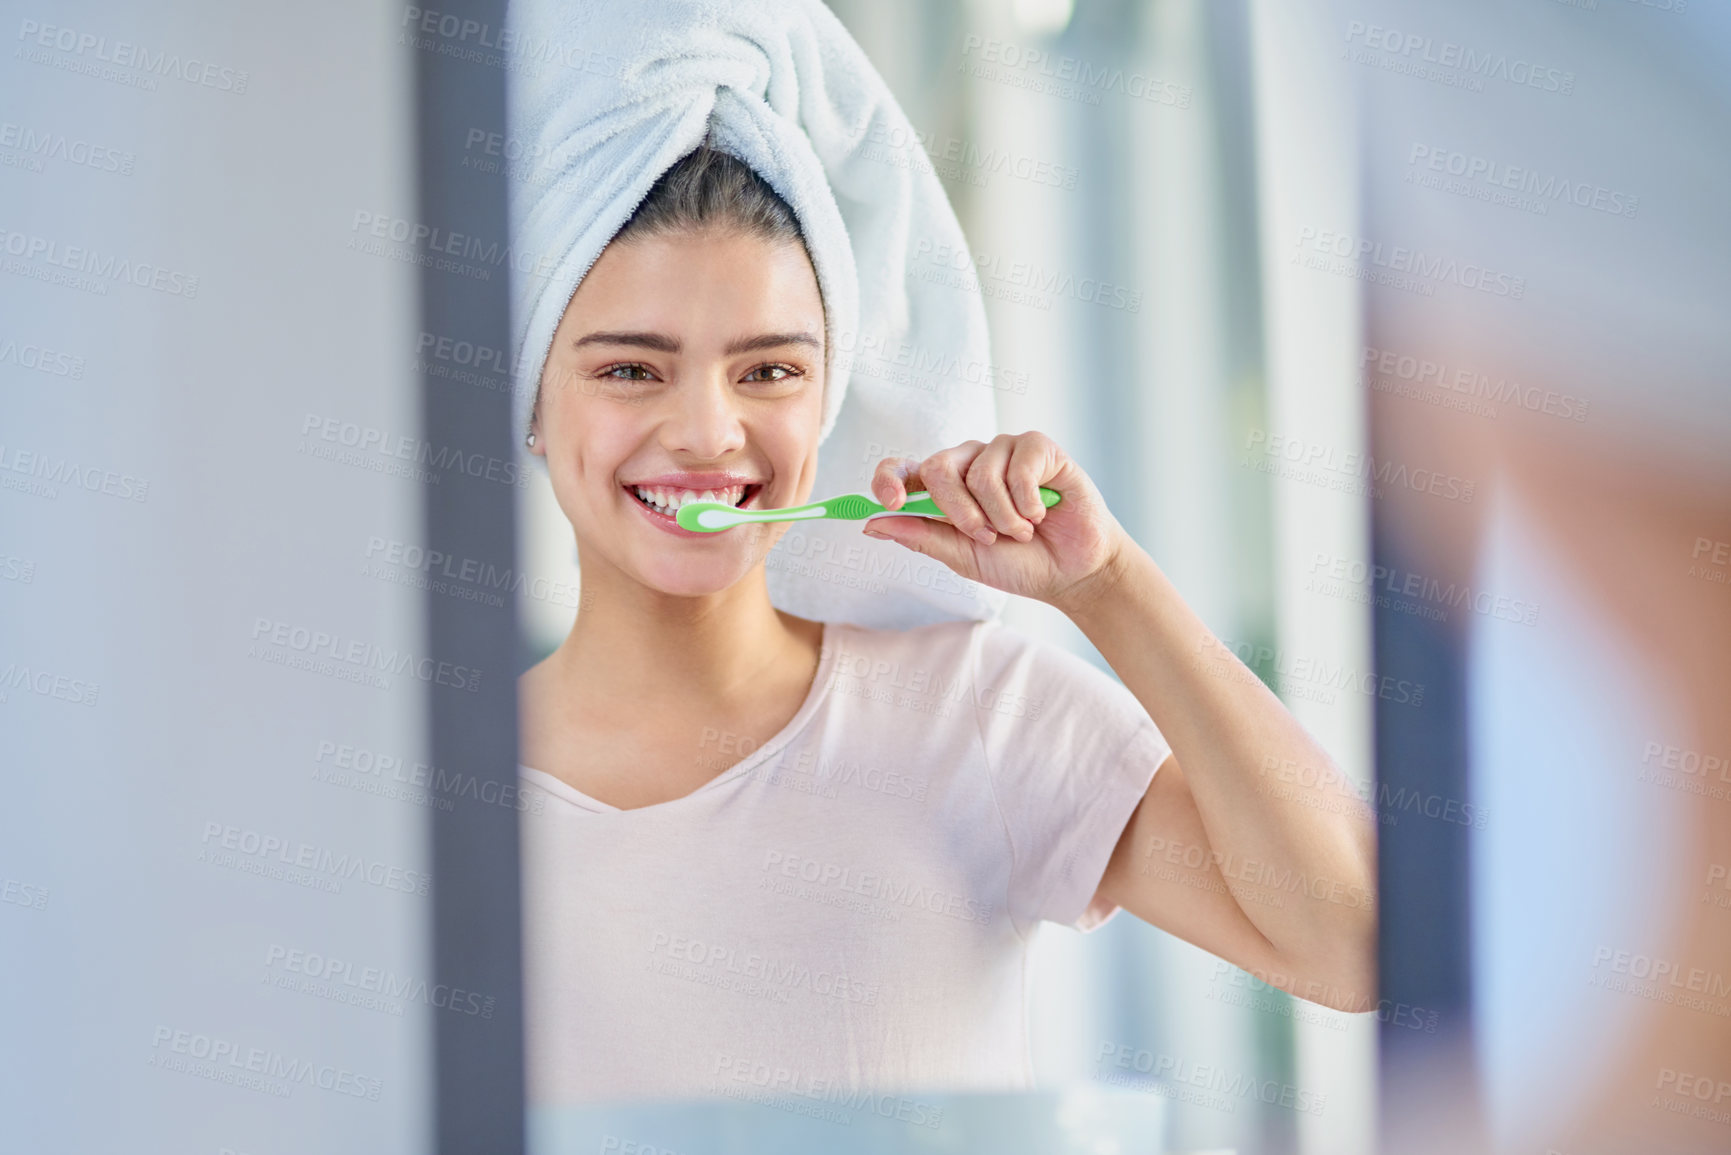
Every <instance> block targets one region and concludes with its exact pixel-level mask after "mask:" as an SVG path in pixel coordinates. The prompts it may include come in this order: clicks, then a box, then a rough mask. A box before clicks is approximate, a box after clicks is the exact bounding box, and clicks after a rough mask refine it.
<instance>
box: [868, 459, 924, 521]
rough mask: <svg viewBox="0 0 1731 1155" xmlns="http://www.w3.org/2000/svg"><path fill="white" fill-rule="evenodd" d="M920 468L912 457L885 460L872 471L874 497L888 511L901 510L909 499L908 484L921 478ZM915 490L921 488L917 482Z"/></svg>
mask: <svg viewBox="0 0 1731 1155" xmlns="http://www.w3.org/2000/svg"><path fill="white" fill-rule="evenodd" d="M919 468H920V463H919V462H917V461H915V460H914V459H913V458H911V457H886V458H884V459H883V460H882V461H880V462H878V464H877V468H876V469H874V470H873V471H872V481H871V491H872V496H873V497H876V498H877V499H878V502H879V504H881V505H883V506H884V507H885V508H886V509H900V508H901V507H902V502H904V501H906V500H907V499H908V489H909V486H908V482H909V481H910V480H912V479H917V478H918V477H919ZM913 488H914V489H918V488H919V485H918V484H917V482H916V484H915V485H914V486H913Z"/></svg>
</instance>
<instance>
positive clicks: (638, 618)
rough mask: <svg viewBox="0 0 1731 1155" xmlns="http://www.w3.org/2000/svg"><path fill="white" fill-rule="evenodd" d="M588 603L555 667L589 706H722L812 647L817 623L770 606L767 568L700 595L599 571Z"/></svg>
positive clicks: (588, 588) (586, 593) (589, 581)
mask: <svg viewBox="0 0 1731 1155" xmlns="http://www.w3.org/2000/svg"><path fill="white" fill-rule="evenodd" d="M582 605H583V608H582V610H581V611H580V612H579V613H578V615H577V622H576V624H575V625H574V626H573V627H572V629H571V633H570V635H569V636H568V637H567V638H566V639H565V641H564V642H563V643H562V644H561V645H560V647H559V651H558V653H557V654H556V655H555V656H554V661H555V662H556V663H557V664H558V665H559V666H561V667H562V673H563V674H564V679H563V680H565V681H566V684H567V685H568V686H570V687H572V688H573V689H575V690H579V691H580V692H581V693H582V694H583V695H584V698H585V700H587V701H589V702H592V703H593V702H597V701H609V700H621V699H622V700H624V701H627V702H632V703H662V704H664V703H666V702H668V701H669V700H672V701H677V702H687V703H691V704H693V705H697V706H703V705H725V704H728V703H730V702H735V701H738V700H740V699H742V698H748V697H750V696H751V692H752V688H753V686H754V684H760V683H761V681H762V680H763V679H764V677H765V675H766V674H767V672H768V671H770V670H772V669H774V668H776V667H777V666H778V664H780V663H782V662H785V661H787V660H788V657H789V655H790V654H793V653H797V652H799V651H801V650H804V649H807V648H809V647H810V646H811V645H812V642H813V633H814V631H812V630H811V623H807V622H806V621H805V620H804V619H801V618H796V617H793V616H792V615H786V614H782V613H781V612H780V611H778V610H777V609H776V608H775V607H774V606H773V605H771V604H770V600H769V588H768V584H767V582H766V580H765V577H764V571H763V569H762V567H761V566H760V567H758V568H756V569H755V570H753V571H752V573H751V574H749V575H748V576H747V577H745V578H743V579H741V580H740V581H738V582H735V583H734V584H733V585H731V586H729V587H728V588H727V589H725V590H721V591H718V592H716V593H713V594H706V595H704V596H702V597H676V596H672V595H669V594H664V593H661V592H659V591H657V590H652V589H649V588H647V587H645V586H643V585H641V584H640V583H638V582H636V581H634V580H632V579H630V578H627V577H625V576H624V575H623V574H617V573H609V572H606V571H605V570H604V569H603V568H602V567H594V572H593V573H592V576H591V575H586V580H585V581H584V582H583V594H582ZM819 628H821V627H819Z"/></svg>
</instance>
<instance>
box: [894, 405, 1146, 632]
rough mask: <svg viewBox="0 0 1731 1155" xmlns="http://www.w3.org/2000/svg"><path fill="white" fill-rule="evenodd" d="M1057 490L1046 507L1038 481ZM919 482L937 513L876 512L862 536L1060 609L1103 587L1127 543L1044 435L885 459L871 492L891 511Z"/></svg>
mask: <svg viewBox="0 0 1731 1155" xmlns="http://www.w3.org/2000/svg"><path fill="white" fill-rule="evenodd" d="M1041 486H1045V487H1047V488H1048V489H1055V490H1057V491H1058V493H1059V494H1060V495H1061V496H1062V497H1063V500H1062V501H1060V502H1059V503H1058V504H1057V505H1055V506H1052V507H1051V508H1049V509H1048V508H1047V507H1046V506H1045V505H1044V504H1042V503H1041V501H1040V487H1041ZM922 489H923V490H925V491H926V492H928V493H930V494H931V496H932V499H933V500H934V501H936V502H937V504H938V508H939V509H941V510H943V511H944V517H945V518H946V520H945V521H935V520H932V519H930V518H925V517H878V518H875V519H873V520H871V521H868V522H866V524H865V529H864V532H865V534H866V535H867V536H868V537H877V538H886V539H888V540H890V541H894V542H898V543H900V544H901V545H905V546H907V547H908V548H909V549H912V550H916V551H918V552H919V553H923V554H925V555H926V556H928V557H933V558H936V559H937V560H938V561H941V562H943V563H944V564H945V565H947V566H949V567H950V568H951V569H952V570H954V571H956V572H957V573H958V574H961V575H962V576H963V577H965V578H967V579H969V580H970V581H977V582H980V583H982V584H984V585H988V586H991V587H993V588H994V589H1000V590H1005V591H1007V592H1009V593H1013V594H1019V595H1021V596H1022V597H1028V598H1034V599H1035V600H1037V601H1043V602H1048V603H1050V604H1051V605H1054V606H1057V607H1058V608H1059V609H1062V610H1066V611H1068V610H1069V609H1071V608H1073V607H1074V606H1076V605H1079V604H1082V603H1085V602H1086V601H1088V600H1090V599H1091V598H1093V597H1095V596H1097V594H1098V593H1099V592H1101V591H1102V590H1103V589H1105V588H1108V587H1109V586H1110V585H1111V582H1112V580H1113V578H1114V577H1115V575H1116V572H1117V569H1116V567H1117V563H1118V560H1119V558H1120V556H1121V552H1122V550H1123V549H1124V548H1125V544H1126V542H1127V541H1128V538H1127V535H1126V534H1125V533H1124V529H1123V527H1122V526H1120V525H1119V524H1118V521H1117V519H1116V518H1114V517H1113V516H1112V514H1111V511H1110V510H1108V509H1107V508H1106V503H1105V501H1104V500H1103V499H1102V498H1101V497H1100V491H1099V490H1098V489H1096V488H1094V483H1093V482H1092V481H1091V480H1089V478H1088V475H1087V474H1086V473H1083V472H1082V467H1081V466H1079V465H1077V464H1076V463H1075V462H1074V461H1072V460H1070V458H1069V456H1068V455H1066V454H1065V453H1064V451H1063V450H1062V449H1060V448H1058V445H1057V443H1056V442H1054V441H1053V440H1052V439H1051V438H1050V437H1047V436H1046V435H1045V434H1044V433H1033V432H1030V433H1018V434H1013V435H1012V434H1008V433H1005V434H1000V435H999V436H997V437H994V438H993V439H992V442H991V444H989V445H988V444H985V443H984V442H980V441H964V442H962V444H960V445H957V446H955V447H953V448H950V449H940V450H939V451H938V452H936V453H934V454H932V455H931V456H930V457H928V458H926V459H925V460H924V461H915V460H914V459H913V458H911V457H886V458H884V459H883V460H882V461H880V462H878V466H877V470H876V471H875V472H874V473H873V474H872V481H871V491H872V495H873V496H874V497H876V498H877V500H878V501H880V502H882V503H883V504H884V506H885V507H886V508H889V509H899V508H900V507H901V504H902V502H904V501H905V500H906V499H907V495H908V493H910V492H918V491H919V490H922Z"/></svg>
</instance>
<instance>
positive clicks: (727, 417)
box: [662, 378, 745, 458]
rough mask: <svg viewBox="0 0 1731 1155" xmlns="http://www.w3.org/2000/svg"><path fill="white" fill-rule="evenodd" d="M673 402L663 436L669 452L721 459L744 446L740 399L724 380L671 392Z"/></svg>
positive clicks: (712, 380) (711, 380) (703, 382)
mask: <svg viewBox="0 0 1731 1155" xmlns="http://www.w3.org/2000/svg"><path fill="white" fill-rule="evenodd" d="M672 402H673V412H672V414H671V415H669V417H668V420H667V422H666V424H665V425H664V426H663V433H662V436H663V438H664V439H665V440H666V442H667V449H668V450H669V451H678V452H682V453H688V454H690V455H691V456H693V457H700V458H718V457H724V456H726V455H727V454H729V453H733V452H737V451H738V450H739V449H741V448H743V447H744V445H745V423H744V421H743V414H742V412H741V410H740V407H739V398H738V396H737V395H736V394H735V393H734V391H733V390H732V389H731V388H729V384H728V382H727V380H726V379H725V378H720V379H715V378H711V379H706V380H703V381H691V382H688V383H686V384H685V385H684V386H683V387H681V388H679V389H675V390H673V391H672Z"/></svg>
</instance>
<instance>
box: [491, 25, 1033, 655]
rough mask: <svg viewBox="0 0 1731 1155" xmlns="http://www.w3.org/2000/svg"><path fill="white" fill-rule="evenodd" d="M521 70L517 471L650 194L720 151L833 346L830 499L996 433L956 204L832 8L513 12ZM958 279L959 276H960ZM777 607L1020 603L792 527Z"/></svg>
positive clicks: (821, 462) (843, 537)
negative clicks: (794, 256)
mask: <svg viewBox="0 0 1731 1155" xmlns="http://www.w3.org/2000/svg"><path fill="white" fill-rule="evenodd" d="M507 19H508V24H509V26H510V35H511V37H512V40H511V43H513V44H514V45H515V46H516V49H517V52H516V55H517V56H518V60H516V61H515V62H513V67H512V68H511V69H510V70H509V71H508V73H507V76H508V81H507V83H508V85H509V88H508V108H509V119H510V137H511V139H512V140H513V142H514V143H515V145H516V147H517V149H519V150H521V155H522V156H524V157H527V158H532V160H531V161H530V163H529V164H528V165H527V166H526V167H524V168H519V170H518V172H517V174H516V175H517V176H518V177H519V178H520V179H517V180H516V181H515V183H514V185H513V189H512V194H511V198H512V203H511V217H512V227H513V230H514V237H513V242H512V247H513V250H514V252H515V254H516V259H515V260H513V261H512V262H511V266H512V278H513V283H512V290H513V305H514V308H515V316H514V320H513V324H514V327H515V331H516V340H517V350H516V357H515V363H516V373H517V380H516V383H515V384H516V388H515V389H514V391H513V397H514V406H515V410H514V414H513V417H514V428H515V429H516V431H517V434H516V435H517V438H518V445H519V451H520V452H524V455H525V456H526V457H527V458H528V459H529V460H530V461H534V460H539V459H538V458H535V457H534V456H533V455H531V454H527V453H526V452H525V451H523V450H522V448H521V446H522V439H523V438H524V436H526V434H527V431H528V425H529V418H530V412H531V405H532V402H533V399H534V393H535V386H536V383H537V382H538V381H539V380H540V377H541V372H542V369H543V367H544V365H545V364H546V359H547V351H548V347H549V346H550V345H551V343H552V340H553V332H554V330H555V328H557V326H558V324H559V320H560V318H561V317H562V316H563V315H564V312H565V307H566V305H567V304H569V302H570V299H571V295H572V294H573V293H574V292H575V291H576V289H577V285H578V282H579V281H581V280H582V278H583V276H584V275H585V274H586V273H587V272H588V271H589V268H590V266H591V265H593V264H594V262H595V260H596V258H597V257H599V256H600V254H601V251H602V249H604V248H605V247H606V245H607V243H608V242H609V241H611V240H612V239H613V236H614V235H615V234H616V233H617V232H618V231H619V228H620V227H621V226H622V225H623V224H624V223H625V220H626V219H627V218H628V217H629V216H630V215H631V213H632V211H633V210H634V209H635V208H636V207H637V205H638V204H639V203H640V202H641V201H642V200H643V198H644V196H645V195H646V194H647V193H648V192H649V189H650V187H651V186H652V185H653V184H654V183H655V181H656V180H657V179H659V178H660V177H661V175H662V174H663V173H665V172H666V171H667V170H668V169H669V168H671V167H672V166H673V165H674V163H675V162H676V161H678V160H679V158H680V157H682V156H684V155H686V154H687V153H689V152H690V151H692V150H693V149H694V148H696V147H697V146H698V145H699V144H700V143H701V142H703V141H704V139H705V138H706V137H707V138H708V139H709V141H710V143H711V144H712V145H713V146H715V147H717V148H719V149H721V150H723V151H725V152H728V153H730V154H732V155H734V156H736V157H738V158H739V159H740V160H743V161H745V162H746V163H747V164H749V165H750V166H751V167H752V168H753V169H754V170H756V171H757V172H758V173H759V174H760V175H761V176H762V177H763V178H764V179H765V180H766V181H768V182H769V184H770V186H771V187H772V188H774V189H775V190H776V192H777V193H778V194H780V196H781V197H782V199H784V200H786V201H787V203H788V204H789V205H790V206H791V207H792V209H793V211H794V213H795V215H796V216H797V217H798V218H799V222H800V226H801V228H802V230H803V232H804V234H805V239H806V247H807V249H808V250H809V251H810V253H811V257H812V263H813V265H814V267H815V269H816V272H817V279H818V286H819V289H820V290H821V292H822V295H823V299H824V304H825V310H826V313H827V317H826V321H827V327H828V329H829V335H830V362H829V368H828V374H827V376H828V386H827V396H826V397H825V404H824V416H823V430H822V435H821V436H822V449H821V450H820V451H819V453H818V470H817V480H816V482H815V485H814V488H813V492H812V497H813V498H814V499H817V498H824V497H830V496H834V495H835V494H839V493H848V492H864V491H865V489H866V484H867V482H868V480H869V477H870V472H871V469H872V468H873V467H874V466H875V465H876V464H877V461H878V459H879V458H881V457H886V456H897V457H916V458H923V457H925V456H926V455H927V454H930V453H932V452H935V451H936V450H938V449H942V448H945V447H947V446H950V445H954V444H957V443H959V442H962V441H966V440H969V439H970V438H977V439H978V440H981V441H989V440H991V438H992V437H993V436H995V435H996V433H997V406H996V403H995V394H994V392H993V389H994V385H995V382H994V373H993V371H992V369H991V366H990V357H989V351H988V346H987V338H986V316H985V308H984V304H983V302H982V300H981V297H980V294H979V291H978V284H977V281H975V279H974V277H973V273H972V271H971V267H970V266H969V265H968V263H967V252H968V248H967V244H966V242H965V240H964V239H963V236H962V230H961V225H960V224H959V223H958V222H957V220H956V216H955V212H954V211H953V210H952V209H951V207H950V203H949V200H948V198H946V197H945V195H944V190H943V186H942V185H941V184H939V182H938V178H937V174H936V173H935V172H934V171H933V170H932V167H931V164H930V163H929V161H928V160H927V159H926V156H925V153H924V151H923V150H922V149H921V148H920V147H919V146H918V145H917V144H914V145H913V147H911V148H910V147H908V144H909V143H910V142H914V141H916V140H917V137H916V135H915V133H914V131H913V129H912V127H911V125H910V124H909V123H908V119H907V117H906V116H905V115H904V114H903V112H902V110H901V108H900V106H898V105H897V104H896V102H895V98H894V97H893V96H892V95H891V94H890V91H889V89H888V87H887V86H886V85H885V84H884V81H883V78H882V77H881V76H879V75H878V73H877V70H876V69H874V68H873V67H872V66H871V63H870V62H869V61H868V60H867V59H866V56H865V53H864V52H862V51H861V50H860V47H859V45H857V44H855V43H854V41H853V39H852V37H851V36H849V35H848V32H847V30H846V29H845V28H844V27H843V26H842V24H841V22H840V21H839V20H837V19H836V17H835V15H834V14H833V13H831V12H830V11H829V10H828V9H827V8H825V7H824V6H823V5H822V4H821V3H818V2H817V0H630V2H628V3H620V2H619V0H514V2H513V3H512V4H511V6H510V9H509V12H508V14H507ZM957 264H960V265H961V266H962V268H961V269H960V270H959V271H958V270H957V269H956V268H955V266H956V265H957ZM767 564H768V567H769V568H768V579H769V590H770V598H771V600H772V601H773V602H774V603H775V605H777V606H778V607H780V608H781V609H783V610H786V611H787V612H789V613H794V614H798V615H800V616H802V617H808V618H816V619H820V620H825V621H846V622H855V623H858V624H861V625H867V626H877V627H884V628H895V629H901V628H908V627H912V626H917V625H924V624H927V623H929V622H935V621H941V620H944V619H948V618H964V619H965V618H988V617H995V616H996V615H997V614H998V612H999V611H1000V610H1001V608H1002V607H1003V604H1004V602H1005V601H1006V600H1007V596H1006V595H1005V594H1003V593H1001V592H999V591H997V590H994V589H991V588H989V587H986V586H981V585H977V584H975V583H972V582H967V581H964V580H963V579H961V578H960V577H958V576H957V575H955V574H954V573H952V572H951V571H950V570H949V569H948V568H947V567H945V566H944V565H943V564H942V563H940V562H936V561H933V560H931V559H929V558H926V557H924V556H922V555H920V554H916V553H914V552H913V551H911V550H909V549H907V548H905V547H903V546H900V545H897V544H895V543H894V542H883V541H874V540H873V539H871V538H868V537H864V536H862V535H861V534H860V524H859V523H858V522H838V521H812V522H800V523H795V524H794V525H792V526H790V527H789V528H788V529H787V531H786V532H785V533H784V534H783V536H782V538H781V541H780V542H779V543H778V544H777V546H776V548H775V550H774V551H773V552H772V553H771V554H770V556H769V559H768V563H767Z"/></svg>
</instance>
